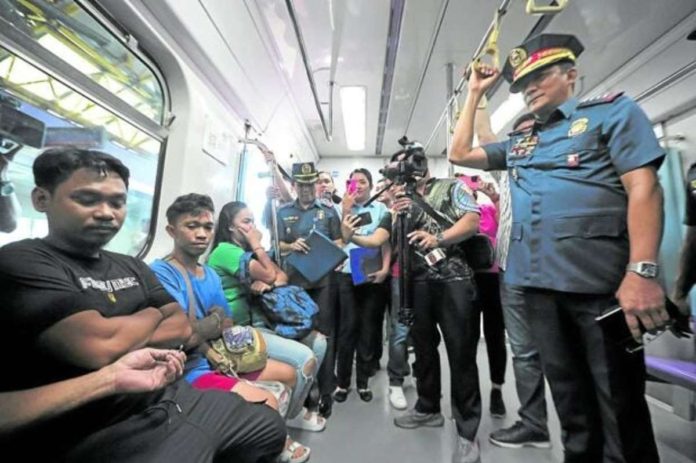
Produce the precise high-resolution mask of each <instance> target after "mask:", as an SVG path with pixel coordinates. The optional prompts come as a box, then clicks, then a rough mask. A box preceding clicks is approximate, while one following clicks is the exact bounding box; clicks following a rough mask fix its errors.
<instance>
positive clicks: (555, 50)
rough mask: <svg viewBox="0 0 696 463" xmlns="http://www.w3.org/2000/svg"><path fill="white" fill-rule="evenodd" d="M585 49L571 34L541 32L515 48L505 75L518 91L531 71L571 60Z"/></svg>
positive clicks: (573, 60) (505, 67) (513, 88)
mask: <svg viewBox="0 0 696 463" xmlns="http://www.w3.org/2000/svg"><path fill="white" fill-rule="evenodd" d="M584 49H585V47H583V46H582V44H581V43H580V41H579V40H578V39H577V38H576V37H575V36H574V35H569V34H540V35H537V36H534V37H532V38H530V39H529V40H527V41H525V42H524V43H523V44H522V45H520V46H519V47H517V48H513V49H512V50H511V51H510V54H509V55H508V59H507V60H506V61H505V66H504V67H503V77H504V78H505V80H507V81H508V82H510V92H511V93H517V92H519V91H520V90H522V88H521V85H520V84H521V83H522V79H523V78H524V77H526V76H528V75H530V74H531V73H533V72H535V71H538V70H539V69H542V68H545V67H546V66H548V65H550V64H554V63H557V62H559V61H571V62H573V63H574V62H575V60H576V59H577V58H578V56H580V53H582V51H583V50H584Z"/></svg>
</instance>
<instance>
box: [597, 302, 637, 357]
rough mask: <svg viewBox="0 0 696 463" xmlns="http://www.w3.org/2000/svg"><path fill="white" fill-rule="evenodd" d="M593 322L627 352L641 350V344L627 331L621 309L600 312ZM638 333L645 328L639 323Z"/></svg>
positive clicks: (611, 308)
mask: <svg viewBox="0 0 696 463" xmlns="http://www.w3.org/2000/svg"><path fill="white" fill-rule="evenodd" d="M595 320H596V321H597V323H599V325H600V326H601V327H602V331H604V334H605V335H606V336H607V337H608V338H610V339H611V340H613V341H614V342H615V343H616V344H618V345H619V346H621V347H623V348H624V349H626V351H627V352H631V353H633V352H637V351H639V350H641V349H642V348H643V343H640V342H638V341H636V340H635V338H634V337H633V335H632V334H631V330H629V329H628V324H627V323H626V318H625V317H624V311H623V309H622V308H621V307H619V306H618V305H617V306H613V307H610V308H609V309H607V310H605V311H604V312H602V314H601V315H600V316H599V317H596V318H595ZM639 327H640V332H641V333H644V332H645V328H643V325H641V324H640V323H639Z"/></svg>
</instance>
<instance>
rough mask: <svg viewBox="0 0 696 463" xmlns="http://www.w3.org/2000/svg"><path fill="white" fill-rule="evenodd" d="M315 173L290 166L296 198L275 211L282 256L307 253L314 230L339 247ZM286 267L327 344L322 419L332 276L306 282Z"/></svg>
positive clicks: (331, 341) (326, 404) (331, 381)
mask: <svg viewBox="0 0 696 463" xmlns="http://www.w3.org/2000/svg"><path fill="white" fill-rule="evenodd" d="M317 179H318V172H317V170H316V168H315V167H314V163H312V162H301V163H295V164H293V165H292V186H293V188H294V189H295V194H296V197H297V199H296V200H295V201H294V202H292V203H289V204H286V205H284V206H283V207H281V208H280V209H279V210H278V241H279V247H280V253H281V255H288V254H289V253H291V252H308V251H309V246H308V244H307V242H306V241H305V240H306V239H307V237H308V236H309V234H310V233H311V232H312V230H316V231H318V232H320V233H322V234H324V235H325V236H327V237H329V238H330V239H332V240H334V241H336V244H338V245H339V246H342V245H343V243H342V241H341V219H340V218H339V216H338V213H337V212H336V210H335V209H334V208H333V207H327V206H325V205H323V204H322V203H321V202H320V201H319V200H318V199H317V196H316V190H315V184H316V183H317ZM286 267H287V268H286V269H285V270H286V272H287V274H288V278H289V280H290V281H289V282H290V284H293V285H297V286H301V287H302V288H304V289H305V290H306V291H307V293H308V294H309V295H310V297H311V298H312V299H313V300H314V302H316V303H317V305H318V306H319V317H318V325H319V326H318V329H319V331H320V332H321V333H322V334H324V335H325V336H326V337H327V340H328V345H327V349H326V356H325V357H324V362H323V364H322V365H321V368H320V369H319V374H318V376H317V379H318V383H319V393H320V394H321V403H320V406H319V412H320V414H321V415H322V416H324V417H325V418H328V417H329V416H330V415H331V408H332V398H331V394H332V393H333V391H334V389H335V388H336V376H335V374H334V364H335V358H336V341H335V332H336V313H335V306H334V304H332V303H331V300H330V284H331V276H330V275H327V276H326V277H324V278H322V279H321V280H319V281H318V282H316V283H310V282H309V281H307V280H306V279H305V278H304V277H303V276H302V275H301V274H300V273H299V272H298V271H297V270H296V269H294V268H293V267H292V266H289V265H288V266H286Z"/></svg>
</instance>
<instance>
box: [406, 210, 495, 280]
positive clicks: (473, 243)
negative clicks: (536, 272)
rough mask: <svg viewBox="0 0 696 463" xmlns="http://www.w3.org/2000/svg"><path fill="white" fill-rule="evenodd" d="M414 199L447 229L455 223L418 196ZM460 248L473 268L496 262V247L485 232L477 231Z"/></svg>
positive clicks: (486, 267)
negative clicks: (494, 247)
mask: <svg viewBox="0 0 696 463" xmlns="http://www.w3.org/2000/svg"><path fill="white" fill-rule="evenodd" d="M413 201H414V202H415V203H416V204H418V205H419V206H420V207H421V208H423V210H424V211H425V212H426V213H427V214H428V215H429V216H431V217H432V218H433V219H435V221H436V222H437V223H438V224H439V225H440V227H441V228H442V229H443V230H445V229H447V228H449V227H451V226H452V225H454V223H452V221H451V220H450V219H449V217H446V216H445V215H444V214H442V213H441V212H438V211H436V210H435V209H433V208H432V206H430V204H428V203H427V202H425V201H424V200H423V199H422V198H420V197H418V196H414V197H413ZM457 246H458V247H459V250H460V251H461V252H463V253H464V258H465V259H466V263H467V264H469V267H471V269H472V270H474V271H477V270H488V269H489V268H491V267H493V264H495V249H493V243H491V240H490V238H488V236H486V235H484V234H483V233H477V234H475V235H474V236H472V237H470V238H467V239H466V240H464V241H462V242H461V243H458V244H457Z"/></svg>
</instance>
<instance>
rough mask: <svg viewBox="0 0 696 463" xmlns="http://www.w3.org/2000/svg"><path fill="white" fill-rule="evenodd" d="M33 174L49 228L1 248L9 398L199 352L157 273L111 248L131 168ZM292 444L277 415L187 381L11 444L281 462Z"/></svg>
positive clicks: (70, 160)
mask: <svg viewBox="0 0 696 463" xmlns="http://www.w3.org/2000/svg"><path fill="white" fill-rule="evenodd" d="M33 169H34V178H35V182H36V188H35V189H34V190H33V192H32V201H33V204H34V207H35V208H36V210H38V211H39V212H43V213H45V214H46V217H47V219H48V228H49V232H48V236H47V237H46V238H43V239H34V240H23V241H20V242H17V243H12V244H9V245H7V246H5V247H3V248H2V249H0V294H3V301H4V302H3V307H2V310H0V327H2V330H3V331H2V336H0V351H1V352H3V353H4V354H5V363H4V371H3V375H2V376H1V377H0V391H12V390H20V389H29V388H33V387H38V386H42V385H45V384H49V383H53V382H56V381H61V380H65V379H69V378H74V377H77V376H79V375H82V374H84V373H86V372H89V371H93V370H97V369H99V368H100V367H102V366H104V365H106V364H109V363H111V362H113V361H114V360H116V359H117V358H119V357H121V356H122V355H123V354H125V353H127V352H130V351H132V350H135V349H138V348H141V347H143V346H152V347H163V348H175V347H177V346H183V347H185V346H187V345H188V344H189V339H191V338H194V337H195V336H194V335H195V333H194V332H192V328H191V325H190V324H189V322H188V320H187V318H186V316H185V315H184V311H182V309H181V308H180V307H179V306H178V304H177V303H176V302H175V301H174V300H173V299H172V298H171V296H169V294H168V293H167V292H166V291H165V290H164V288H163V287H162V286H161V285H160V284H159V282H158V280H157V279H156V277H155V276H154V275H153V274H152V272H151V271H150V270H149V268H148V267H147V266H146V265H145V264H144V263H142V262H140V261H138V260H136V259H134V258H131V257H128V256H124V255H120V254H116V253H111V252H107V251H103V250H102V247H103V246H104V245H106V244H107V243H108V242H109V241H110V240H111V238H112V237H113V236H114V235H115V234H116V233H117V232H118V230H119V229H120V227H121V225H122V224H123V220H124V218H125V213H126V194H127V187H128V176H129V172H128V169H127V168H126V167H125V166H124V165H123V164H121V162H120V161H118V160H117V159H115V158H113V157H112V156H109V155H107V154H103V153H99V152H95V151H85V150H79V149H71V148H65V149H53V150H48V151H46V152H44V153H43V154H41V155H40V156H39V157H38V158H37V159H36V161H35V162H34V168H33ZM8 437H9V438H8ZM284 441H285V428H284V425H283V423H282V421H281V420H280V418H279V417H278V415H277V414H276V413H275V412H274V411H273V410H271V409H270V408H268V407H265V406H263V405H253V404H247V403H246V402H244V401H243V400H242V399H241V398H239V397H238V396H235V395H230V394H227V393H224V392H220V393H219V394H216V393H214V392H205V393H202V392H199V391H195V390H193V389H192V388H190V387H189V386H188V384H187V383H186V382H185V381H183V380H178V381H176V382H175V383H173V384H172V385H170V386H168V387H166V388H164V389H162V390H159V391H155V392H152V393H139V394H127V395H126V394H117V395H113V396H109V397H106V398H103V399H100V400H97V401H94V402H92V403H89V404H87V405H85V406H82V407H79V408H77V409H75V410H73V411H71V412H68V413H65V414H63V415H61V416H60V417H58V418H55V419H52V420H48V421H44V422H42V423H39V424H37V425H35V426H31V427H28V428H26V429H22V430H19V431H17V432H14V433H10V435H9V436H0V442H1V443H2V447H3V449H7V448H10V447H12V448H14V449H16V450H17V451H18V452H19V453H18V454H20V455H22V456H23V458H24V459H27V460H30V461H33V460H38V459H39V458H41V459H47V460H50V461H56V460H58V461H63V460H67V461H99V460H102V461H109V462H112V461H117V462H126V461H128V462H130V461H148V462H152V461H187V462H189V461H194V462H211V461H213V460H214V459H216V460H217V459H218V458H229V459H230V460H234V461H245V462H246V461H248V462H257V461H271V459H272V458H273V457H274V456H275V455H277V454H278V453H279V452H280V451H281V450H282V448H283V444H284ZM38 443H40V445H36V444H38Z"/></svg>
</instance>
